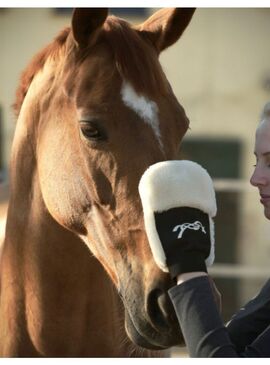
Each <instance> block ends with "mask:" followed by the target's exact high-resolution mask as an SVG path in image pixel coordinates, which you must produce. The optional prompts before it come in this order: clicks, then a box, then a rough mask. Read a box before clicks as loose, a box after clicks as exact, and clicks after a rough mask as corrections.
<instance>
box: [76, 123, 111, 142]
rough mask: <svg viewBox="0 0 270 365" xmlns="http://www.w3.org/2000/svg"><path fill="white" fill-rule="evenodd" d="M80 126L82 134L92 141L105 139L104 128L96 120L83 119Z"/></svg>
mask: <svg viewBox="0 0 270 365" xmlns="http://www.w3.org/2000/svg"><path fill="white" fill-rule="evenodd" d="M80 127H81V131H82V134H83V135H84V136H85V137H86V138H87V139H90V140H92V141H100V140H105V139H106V136H105V133H104V132H103V131H102V129H101V128H100V127H99V126H98V125H97V124H96V123H94V122H88V121H81V122H80Z"/></svg>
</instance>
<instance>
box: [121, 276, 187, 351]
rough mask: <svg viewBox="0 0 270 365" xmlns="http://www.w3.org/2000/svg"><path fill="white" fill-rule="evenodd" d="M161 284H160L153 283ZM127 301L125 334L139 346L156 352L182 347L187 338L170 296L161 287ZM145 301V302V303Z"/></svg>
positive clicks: (125, 301) (154, 287) (157, 286)
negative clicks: (182, 330) (181, 328)
mask: <svg viewBox="0 0 270 365" xmlns="http://www.w3.org/2000/svg"><path fill="white" fill-rule="evenodd" d="M153 284H158V283H153ZM136 292H137V291H136V290H135V291H134V292H133V293H134V296H133V295H132V293H131V291H130V292H129V294H130V296H129V297H128V299H127V298H125V299H126V300H124V304H125V308H126V316H125V318H126V331H127V333H128V335H129V337H130V339H131V340H132V341H133V342H134V343H135V344H136V345H138V346H141V347H144V348H147V349H152V350H157V349H166V348H168V347H171V346H176V345H183V344H184V339H183V335H182V333H181V330H180V326H179V323H178V320H177V317H176V314H175V311H174V308H173V305H172V303H171V300H170V298H169V296H168V293H167V290H166V289H164V288H162V285H152V288H151V289H150V290H148V291H147V294H145V295H144V296H139V295H138V294H137V295H136ZM142 299H143V300H142Z"/></svg>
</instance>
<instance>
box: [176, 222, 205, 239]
mask: <svg viewBox="0 0 270 365" xmlns="http://www.w3.org/2000/svg"><path fill="white" fill-rule="evenodd" d="M186 229H192V230H193V231H198V230H199V229H201V230H202V232H203V233H204V234H206V230H205V228H204V226H203V225H202V224H201V222H199V221H196V222H194V223H183V224H178V225H177V226H175V227H174V228H173V232H177V231H178V230H180V232H179V234H178V236H177V238H178V239H180V238H182V236H183V234H184V232H185V230H186Z"/></svg>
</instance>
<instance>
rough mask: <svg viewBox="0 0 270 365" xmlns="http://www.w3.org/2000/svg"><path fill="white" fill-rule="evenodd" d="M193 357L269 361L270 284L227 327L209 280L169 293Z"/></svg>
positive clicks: (194, 281)
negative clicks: (261, 359) (249, 358)
mask: <svg viewBox="0 0 270 365" xmlns="http://www.w3.org/2000/svg"><path fill="white" fill-rule="evenodd" d="M169 295H170V298H171V300H172V302H173V305H174V308H175V311H176V314H177V317H178V320H179V323H180V326H181V329H182V332H183V335H184V338H185V341H186V345H187V349H188V351H189V355H190V357H270V280H268V281H267V282H266V284H265V285H264V287H263V288H262V290H261V291H260V293H259V294H258V295H257V296H256V297H255V298H253V299H252V300H251V301H250V302H248V303H247V304H246V305H245V306H244V307H243V308H241V309H240V310H239V311H238V312H237V313H236V314H235V315H234V316H233V317H232V319H231V321H230V322H229V324H228V325H227V326H226V327H225V326H224V324H223V322H222V319H221V317H220V314H219V312H218V309H217V306H216V303H215V300H214V296H213V292H212V289H211V286H210V282H209V279H208V277H207V276H202V277H197V278H194V279H191V280H188V281H186V282H184V283H182V284H180V285H177V286H175V287H173V288H171V289H170V290H169Z"/></svg>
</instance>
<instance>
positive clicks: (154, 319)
mask: <svg viewBox="0 0 270 365" xmlns="http://www.w3.org/2000/svg"><path fill="white" fill-rule="evenodd" d="M146 311H147V314H148V316H149V319H150V322H151V324H152V325H153V327H155V328H159V329H165V328H167V329H168V328H169V327H170V322H171V320H172V319H173V314H174V309H173V306H172V303H171V301H170V298H169V296H168V294H167V293H166V292H164V291H163V290H161V289H153V290H151V292H150V293H149V294H148V297H147V308H146Z"/></svg>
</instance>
